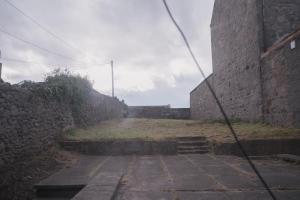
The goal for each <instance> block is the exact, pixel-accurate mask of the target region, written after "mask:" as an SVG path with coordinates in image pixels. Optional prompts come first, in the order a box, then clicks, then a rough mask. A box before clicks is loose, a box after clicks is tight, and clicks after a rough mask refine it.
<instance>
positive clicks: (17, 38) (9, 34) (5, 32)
mask: <svg viewBox="0 0 300 200" xmlns="http://www.w3.org/2000/svg"><path fill="white" fill-rule="evenodd" d="M0 32H2V33H4V34H6V35H8V36H10V37H12V38H14V39H16V40H19V41H21V42H24V43H26V44H29V45H31V46H33V47H35V48H38V49H40V50H43V51H45V52H48V53H50V54H53V55H56V56H59V57H62V58H65V59H69V60H73V61H75V62H78V63H81V64H84V65H87V64H88V65H89V64H94V65H103V64H107V63H100V64H98V63H85V62H82V61H80V60H76V59H73V58H71V57H69V56H65V55H62V54H59V53H56V52H54V51H51V50H49V49H47V48H44V47H41V46H39V45H37V44H35V43H33V42H29V41H27V40H24V39H23V38H20V37H18V36H16V35H13V34H11V33H9V32H7V31H5V30H3V29H2V28H1V27H0Z"/></svg>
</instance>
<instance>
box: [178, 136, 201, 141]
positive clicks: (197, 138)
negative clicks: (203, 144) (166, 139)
mask: <svg viewBox="0 0 300 200" xmlns="http://www.w3.org/2000/svg"><path fill="white" fill-rule="evenodd" d="M176 139H177V140H180V141H184V140H188V141H190V140H191V141H193V140H200V141H203V140H206V137H202V136H195V137H193V136H190V137H189V136H185V137H177V138H176Z"/></svg>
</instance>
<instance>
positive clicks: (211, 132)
mask: <svg viewBox="0 0 300 200" xmlns="http://www.w3.org/2000/svg"><path fill="white" fill-rule="evenodd" d="M233 126H234V129H235V130H236V132H237V133H238V135H239V137H240V138H241V139H263V138H269V139H277V138H300V129H292V128H278V127H272V126H270V125H266V124H259V123H258V124H250V123H242V122H236V123H233ZM178 136H206V137H207V138H208V139H209V140H215V141H223V142H224V141H228V142H229V141H233V138H232V136H231V134H230V132H229V130H228V128H227V126H226V125H225V124H223V123H204V122H198V121H193V120H170V119H123V120H112V121H105V122H102V123H100V124H99V125H96V126H93V127H89V128H87V129H75V130H71V131H69V132H67V133H66V134H65V135H64V137H65V138H66V139H70V140H102V139H143V140H164V139H167V138H174V137H178Z"/></svg>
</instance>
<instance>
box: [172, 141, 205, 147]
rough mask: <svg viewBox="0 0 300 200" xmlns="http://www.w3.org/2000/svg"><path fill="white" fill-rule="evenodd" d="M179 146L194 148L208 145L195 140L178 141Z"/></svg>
mask: <svg viewBox="0 0 300 200" xmlns="http://www.w3.org/2000/svg"><path fill="white" fill-rule="evenodd" d="M177 144H178V145H185V146H188V145H189V146H190V145H191V146H193V145H199V146H200V145H207V141H199V140H194V141H177Z"/></svg>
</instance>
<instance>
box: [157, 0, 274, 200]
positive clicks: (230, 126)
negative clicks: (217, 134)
mask: <svg viewBox="0 0 300 200" xmlns="http://www.w3.org/2000/svg"><path fill="white" fill-rule="evenodd" d="M162 1H163V4H164V6H165V8H166V10H167V13H168V15H169V17H170V19H171V20H172V22H173V24H174V25H175V27H176V28H177V30H178V31H179V32H180V35H181V37H182V39H183V40H184V43H185V45H186V47H187V49H188V51H189V53H190V55H191V57H192V59H193V61H194V62H195V64H196V66H197V67H198V69H199V71H200V73H201V75H202V76H203V78H204V81H205V83H206V85H207V87H208V89H209V91H210V92H211V94H212V95H213V97H214V99H215V100H216V103H217V105H218V107H219V109H220V111H221V113H222V115H223V117H224V119H225V122H226V124H227V126H228V128H229V130H230V132H231V133H232V135H233V137H234V139H235V141H236V143H237V145H238V147H239V148H240V150H241V152H242V154H243V155H244V156H245V158H246V159H247V161H248V163H249V165H250V166H251V167H252V169H253V171H254V172H255V174H256V175H257V177H258V178H259V180H260V181H261V182H262V184H263V186H264V187H265V188H266V190H267V191H268V193H269V194H270V196H271V198H272V199H273V200H276V197H275V195H274V194H273V192H272V191H271V189H270V187H269V186H268V184H267V183H266V181H265V180H264V178H263V177H262V176H261V174H260V173H259V171H258V169H257V168H256V166H255V164H254V163H253V162H252V161H251V159H250V158H249V156H248V154H247V152H246V150H245V149H244V147H243V145H242V144H241V142H240V141H239V138H238V136H237V134H236V132H235V130H234V129H233V127H232V124H231V122H230V120H229V118H228V116H227V114H226V112H225V110H224V108H223V106H222V104H221V102H220V100H219V99H218V97H217V95H216V93H215V91H214V90H213V88H212V86H211V85H210V83H209V82H208V80H207V79H206V76H205V74H204V72H203V70H202V68H201V67H200V64H199V63H198V60H197V59H196V57H195V55H194V53H193V51H192V49H191V47H190V44H189V42H188V40H187V38H186V36H185V34H184V33H183V31H182V29H181V28H180V26H179V25H178V23H177V22H176V20H175V19H174V17H173V15H172V13H171V11H170V9H169V6H168V4H167V2H166V0H162Z"/></svg>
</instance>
